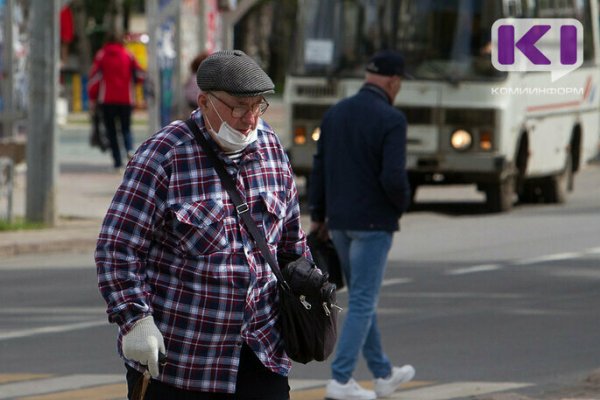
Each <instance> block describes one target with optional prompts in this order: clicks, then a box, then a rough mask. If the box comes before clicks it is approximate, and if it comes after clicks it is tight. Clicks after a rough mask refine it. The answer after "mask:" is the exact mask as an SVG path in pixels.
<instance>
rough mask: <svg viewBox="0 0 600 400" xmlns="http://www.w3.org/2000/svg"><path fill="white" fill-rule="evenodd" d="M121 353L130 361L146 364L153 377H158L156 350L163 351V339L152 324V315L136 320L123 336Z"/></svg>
mask: <svg viewBox="0 0 600 400" xmlns="http://www.w3.org/2000/svg"><path fill="white" fill-rule="evenodd" d="M122 347H123V355H124V356H125V357H126V358H127V359H129V360H132V361H137V362H139V363H140V364H142V365H147V366H148V372H150V375H152V377H153V378H156V377H158V374H159V370H158V352H159V351H160V352H161V353H163V354H164V353H165V340H164V339H163V336H162V334H161V333H160V331H159V330H158V328H157V327H156V324H154V318H152V315H149V316H147V317H144V318H142V319H140V320H139V321H137V322H136V323H135V324H134V325H133V328H131V330H130V331H129V333H127V334H126V335H125V336H123V345H122Z"/></svg>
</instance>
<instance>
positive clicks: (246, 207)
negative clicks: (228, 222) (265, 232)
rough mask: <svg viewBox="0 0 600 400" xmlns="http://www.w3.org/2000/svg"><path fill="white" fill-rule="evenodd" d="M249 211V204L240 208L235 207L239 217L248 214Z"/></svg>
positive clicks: (241, 205)
mask: <svg viewBox="0 0 600 400" xmlns="http://www.w3.org/2000/svg"><path fill="white" fill-rule="evenodd" d="M249 209H250V207H248V203H244V204H240V205H239V206H237V207H235V210H236V211H237V213H238V215H241V214H243V213H245V212H247V211H248V210H249Z"/></svg>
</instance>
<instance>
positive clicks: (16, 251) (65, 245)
mask: <svg viewBox="0 0 600 400" xmlns="http://www.w3.org/2000/svg"><path fill="white" fill-rule="evenodd" d="M95 246H96V240H95V239H93V240H92V239H62V240H51V241H40V242H33V243H19V242H13V243H7V244H2V245H0V257H13V256H19V255H24V254H39V253H57V252H64V253H66V252H69V253H87V252H90V254H91V253H93V252H94V248H95Z"/></svg>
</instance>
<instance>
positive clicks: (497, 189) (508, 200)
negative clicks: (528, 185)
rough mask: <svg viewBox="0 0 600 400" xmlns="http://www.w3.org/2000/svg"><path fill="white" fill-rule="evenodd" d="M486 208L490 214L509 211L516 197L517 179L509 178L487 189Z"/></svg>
mask: <svg viewBox="0 0 600 400" xmlns="http://www.w3.org/2000/svg"><path fill="white" fill-rule="evenodd" d="M485 196H486V206H487V209H488V211H490V212H504V211H509V210H510V209H512V207H513V202H514V196H515V177H514V176H511V177H508V178H506V179H504V180H502V181H500V182H498V183H494V184H491V185H489V186H488V187H487V188H486V189H485Z"/></svg>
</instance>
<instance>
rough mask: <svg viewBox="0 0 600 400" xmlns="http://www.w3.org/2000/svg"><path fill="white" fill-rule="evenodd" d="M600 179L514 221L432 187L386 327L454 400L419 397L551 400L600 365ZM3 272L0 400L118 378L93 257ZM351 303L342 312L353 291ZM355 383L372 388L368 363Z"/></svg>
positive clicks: (396, 353)
mask: <svg viewBox="0 0 600 400" xmlns="http://www.w3.org/2000/svg"><path fill="white" fill-rule="evenodd" d="M598 182H600V167H599V166H591V167H588V168H587V169H585V170H584V171H583V172H582V173H581V174H580V175H579V176H578V178H577V181H576V190H575V192H574V193H573V194H572V195H571V197H570V199H569V202H568V203H567V204H566V205H558V206H557V205H527V206H517V207H516V208H515V209H514V210H513V211H512V212H510V213H506V214H485V213H483V212H482V206H481V201H482V199H483V198H482V197H481V196H480V195H479V194H478V193H476V192H475V191H474V190H473V189H472V188H463V187H456V188H444V189H438V188H423V189H420V192H419V196H418V198H417V200H418V203H417V206H416V207H415V210H414V211H412V212H410V213H408V214H407V215H405V217H404V218H403V219H402V231H401V232H399V233H398V234H397V235H396V237H395V241H394V247H393V249H392V251H391V255H390V263H389V267H388V270H387V273H386V278H385V282H384V286H383V288H382V294H381V300H380V304H379V315H380V317H379V323H380V327H381V330H382V335H383V341H384V344H385V348H386V350H387V352H388V355H389V357H390V358H391V359H392V360H393V361H394V362H395V363H396V364H403V363H411V364H413V365H414V366H415V368H416V370H417V376H416V379H417V381H418V383H417V385H446V386H443V387H444V388H445V389H444V390H442V392H443V393H446V396H445V397H444V395H439V394H438V395H436V394H432V393H433V392H431V391H430V392H427V391H424V392H419V393H420V395H416V394H414V393H411V392H410V391H408V392H406V393H407V395H406V398H423V399H445V398H459V397H468V396H467V394H469V393H470V392H456V393H459V394H457V395H453V394H452V393H454V392H452V390H450V389H449V388H450V387H454V386H452V385H458V386H460V387H463V388H464V387H466V386H469V385H479V386H478V387H486V386H485V385H493V384H495V385H496V386H494V387H498V388H500V389H501V390H510V391H513V392H515V391H516V392H519V393H526V394H529V395H539V394H540V393H541V392H543V391H547V390H550V389H554V388H557V387H559V386H562V385H565V384H569V383H572V382H575V381H578V380H580V379H583V378H584V377H585V376H586V375H587V374H588V373H590V372H591V371H592V370H594V369H596V368H598V367H600V346H598V339H599V336H598V332H600V318H599V316H600V314H599V313H598V310H599V309H600V185H598ZM0 274H1V275H2V279H1V280H0V304H1V305H2V306H1V308H0V360H1V362H0V399H3V398H25V397H18V396H14V397H10V396H8V395H6V394H5V395H3V388H4V389H5V390H6V392H5V393H8V392H7V390H8V388H9V387H8V386H2V382H3V376H4V377H6V376H8V377H15V376H27V375H26V374H41V375H32V376H35V377H37V378H42V377H45V376H46V375H49V376H71V375H73V374H79V375H77V376H80V375H81V374H91V375H94V376H102V377H103V378H102V379H105V380H106V382H109V383H112V382H114V381H118V380H119V375H120V374H122V372H123V367H122V363H121V362H120V360H119V359H118V358H117V356H116V343H115V337H116V329H115V327H114V326H109V325H108V323H107V320H106V317H105V313H104V304H103V302H102V300H101V298H100V296H99V294H98V291H97V288H96V277H95V270H94V265H93V261H92V255H91V254H44V255H35V256H27V257H24V256H22V257H15V258H9V259H3V260H0ZM339 297H340V303H341V304H342V306H343V305H344V303H345V302H346V294H345V293H344V292H343V291H342V292H341V293H340V296H339ZM24 374H25V375H24ZM81 376H83V375H81ZM85 376H88V375H85ZM292 378H293V379H294V380H296V381H297V382H300V383H302V382H304V384H306V383H307V382H312V381H311V380H317V382H316V383H314V386H315V387H317V388H319V387H322V383H323V380H325V379H328V378H329V363H328V362H325V363H311V364H309V365H306V366H304V365H297V366H295V368H294V370H293V373H292ZM355 378H357V379H359V380H369V379H371V377H370V375H369V374H368V371H367V369H366V366H365V364H364V362H362V361H361V362H360V364H359V367H358V370H357V371H356V375H355ZM23 379H26V378H23ZM82 379H83V378H82ZM86 379H87V378H86ZM102 379H100V381H102ZM8 380H9V379H4V381H8ZM100 381H98V382H100ZM79 383H81V382H79ZM97 384H100V383H97ZM120 384H121V385H122V383H120ZM73 385H74V387H79V386H77V384H73ZM319 385H320V386H319ZM448 385H450V386H448ZM461 385H462V386H461ZM502 385H504V386H502ZM63 386H64V387H63V389H65V390H66V389H68V387H67V386H68V385H67V384H66V383H63ZM15 387H16V386H14V384H13V386H11V387H10V388H11V390H13V389H14V388H15ZM29 387H31V386H29ZM61 387H62V386H61ZM489 387H492V386H489ZM15 390H16V389H15ZM120 390H122V389H120ZM319 390H320V391H319ZM413 390H417V389H413ZM428 390H429V389H428ZM96 392H98V390H96ZM15 393H16V392H15ZM299 393H300V392H299ZM306 393H308V392H306ZM315 393H316V394H315V395H314V396H313V397H310V396H308V394H306V396H304V397H302V396H301V395H300V394H296V397H294V395H293V396H292V399H294V398H297V399H300V398H307V399H308V398H322V389H317V392H315ZM319 393H321V394H319ZM415 393H416V392H415ZM448 393H450V394H448ZM460 393H462V394H460ZM465 393H466V394H465ZM477 393H480V392H477ZM484 393H485V391H484ZM408 394H411V396H409V395H408ZM419 396H420V397H419ZM31 398H32V399H33V398H34V397H31ZM35 398H36V399H38V398H39V399H43V398H44V397H35ZM46 398H48V399H50V397H46ZM55 398H61V399H66V398H79V397H67V396H64V397H55ZM81 398H85V397H81ZM94 398H106V399H112V398H117V397H114V396H113V397H110V396H109V395H106V397H94ZM395 398H405V397H402V396H401V395H398V397H395Z"/></svg>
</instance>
